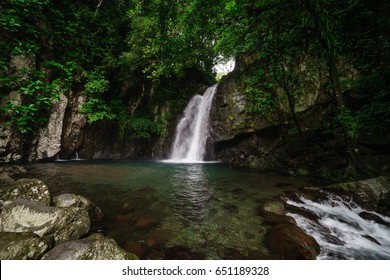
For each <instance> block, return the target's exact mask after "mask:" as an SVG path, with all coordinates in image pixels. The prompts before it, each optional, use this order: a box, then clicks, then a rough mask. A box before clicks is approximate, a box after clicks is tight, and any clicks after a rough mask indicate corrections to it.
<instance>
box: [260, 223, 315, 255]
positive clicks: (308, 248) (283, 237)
mask: <svg viewBox="0 0 390 280" xmlns="http://www.w3.org/2000/svg"><path fill="white" fill-rule="evenodd" d="M265 244H266V246H267V247H268V248H269V249H270V250H271V251H272V252H274V253H277V254H278V255H280V256H281V258H283V259H288V260H315V259H316V258H317V254H319V253H320V246H319V244H318V243H317V241H316V240H315V239H314V238H313V237H312V236H310V235H307V234H306V233H305V232H304V231H303V230H302V229H301V228H299V227H297V226H295V225H292V224H280V225H278V226H275V227H273V228H271V229H270V230H268V231H267V234H266V236H265Z"/></svg>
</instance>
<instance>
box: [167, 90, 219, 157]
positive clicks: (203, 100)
mask: <svg viewBox="0 0 390 280" xmlns="http://www.w3.org/2000/svg"><path fill="white" fill-rule="evenodd" d="M216 88H217V85H214V86H211V87H209V88H208V89H207V90H206V92H205V93H204V94H203V96H201V95H195V96H194V97H193V98H192V99H191V100H190V102H189V103H188V105H187V107H186V108H185V110H184V112H183V117H182V119H181V120H180V121H179V123H178V125H177V127H176V134H175V141H174V143H173V147H172V151H171V158H170V161H180V162H198V161H203V160H204V156H205V154H206V144H207V139H208V138H209V136H210V119H209V116H210V109H211V104H212V101H213V97H214V94H215V91H216Z"/></svg>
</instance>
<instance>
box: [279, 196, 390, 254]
mask: <svg viewBox="0 0 390 280" xmlns="http://www.w3.org/2000/svg"><path fill="white" fill-rule="evenodd" d="M328 199H329V200H328V201H324V202H321V203H318V202H313V201H311V200H308V199H305V198H303V197H301V201H302V203H299V202H294V201H287V203H288V204H290V205H293V206H296V207H299V208H301V209H305V211H309V212H311V213H314V214H315V215H316V216H317V217H318V220H317V221H313V220H310V219H308V218H305V217H303V216H301V215H298V214H289V215H291V216H293V217H294V218H295V220H296V221H297V224H298V226H300V227H301V228H303V229H304V230H305V231H306V232H308V233H309V234H311V235H312V236H313V237H314V238H315V239H316V240H317V242H318V243H319V244H320V246H321V254H320V256H319V258H320V259H339V258H346V259H390V227H389V226H388V225H389V224H390V218H389V217H385V216H382V215H381V214H379V213H376V212H370V211H366V210H364V209H362V208H361V207H360V206H359V205H357V204H355V203H354V202H352V201H344V200H342V199H341V198H339V197H336V196H330V197H329V198H328ZM362 212H366V213H367V212H368V213H370V214H373V215H375V216H377V217H378V218H380V219H382V220H383V223H385V224H387V225H385V224H378V223H376V222H374V221H373V220H366V219H364V218H362V217H361V216H360V214H361V213H362Z"/></svg>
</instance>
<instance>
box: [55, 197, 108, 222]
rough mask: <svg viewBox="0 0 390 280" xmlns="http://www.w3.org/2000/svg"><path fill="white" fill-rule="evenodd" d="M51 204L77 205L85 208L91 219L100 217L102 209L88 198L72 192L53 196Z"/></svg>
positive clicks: (59, 205)
mask: <svg viewBox="0 0 390 280" xmlns="http://www.w3.org/2000/svg"><path fill="white" fill-rule="evenodd" d="M53 205H54V206H56V207H61V208H68V207H78V208H82V209H85V210H86V211H87V212H88V214H89V217H90V219H91V220H92V221H99V220H101V218H102V210H100V208H99V207H97V206H96V205H95V204H93V203H92V202H91V201H90V200H89V199H88V198H85V197H83V196H81V195H77V194H73V193H64V194H60V195H58V196H56V197H54V198H53Z"/></svg>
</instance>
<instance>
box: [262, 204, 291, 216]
mask: <svg viewBox="0 0 390 280" xmlns="http://www.w3.org/2000/svg"><path fill="white" fill-rule="evenodd" d="M262 212H263V213H274V214H278V215H284V214H286V207H284V204H283V203H282V202H280V201H267V202H266V203H264V205H263V207H262Z"/></svg>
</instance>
